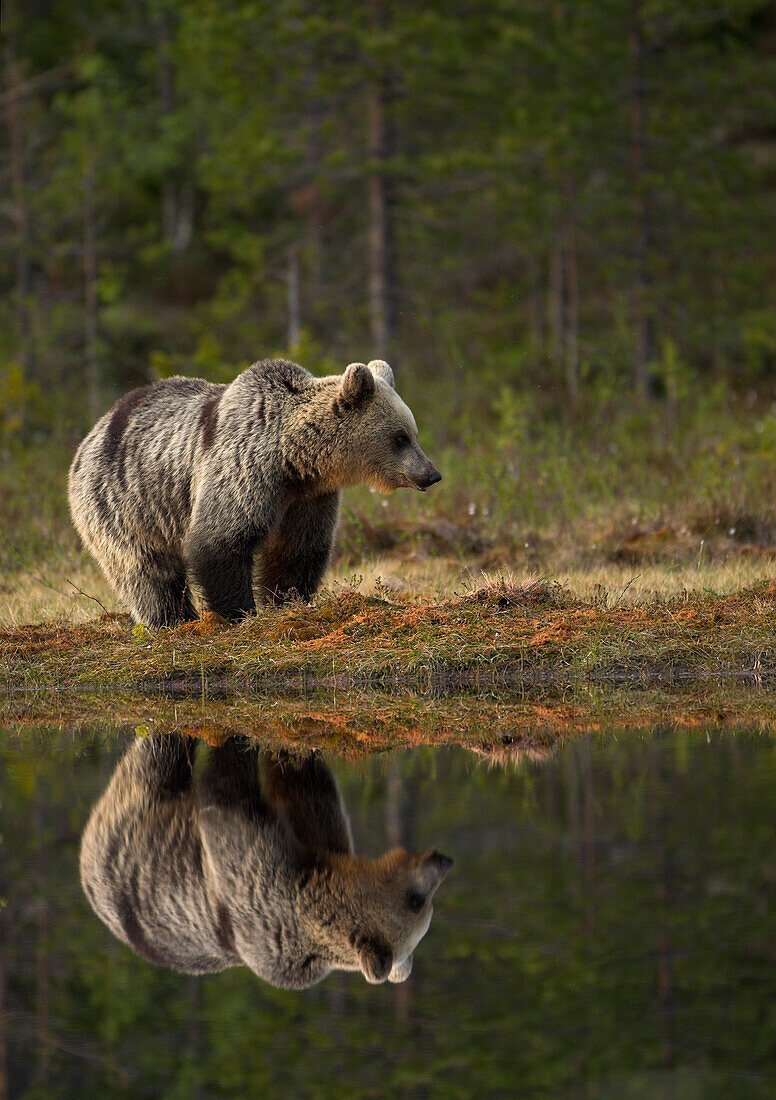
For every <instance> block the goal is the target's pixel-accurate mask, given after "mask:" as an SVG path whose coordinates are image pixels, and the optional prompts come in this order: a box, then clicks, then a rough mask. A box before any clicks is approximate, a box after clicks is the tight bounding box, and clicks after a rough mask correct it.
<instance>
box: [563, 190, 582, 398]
mask: <svg viewBox="0 0 776 1100" xmlns="http://www.w3.org/2000/svg"><path fill="white" fill-rule="evenodd" d="M566 218H567V220H566V233H565V242H564V243H565V250H564V251H565V258H566V263H565V269H566V271H565V274H566V304H567V308H566V324H565V326H564V331H565V335H566V347H565V360H566V391H567V393H568V398H569V402H570V404H571V407H572V409H573V408H576V406H577V402H578V401H579V268H578V264H577V226H576V204H575V198H574V185H573V183H572V182H571V180H568V181H567V185H566Z"/></svg>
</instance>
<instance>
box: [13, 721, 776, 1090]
mask: <svg viewBox="0 0 776 1100" xmlns="http://www.w3.org/2000/svg"><path fill="white" fill-rule="evenodd" d="M142 732H143V733H146V731H145V730H143V731H142ZM0 747H1V750H2V771H1V772H0V830H1V836H0V860H1V863H0V874H1V875H2V878H1V879H0V894H1V895H2V909H1V910H0V929H1V930H2V946H1V947H0V995H1V996H2V1007H1V1011H0V1021H1V1022H2V1030H1V1032H0V1095H5V1096H11V1097H59V1096H62V1097H71V1096H83V1095H88V1094H92V1095H95V1096H97V1095H99V1096H119V1097H124V1096H126V1097H132V1098H137V1097H154V1098H156V1097H162V1096H163V1097H178V1096H180V1097H197V1096H201V1097H209V1096H235V1097H245V1096H269V1095H284V1096H296V1095H299V1096H306V1095H314V1096H332V1097H340V1096H343V1095H348V1096H381V1095H400V1096H419V1097H425V1096H429V1097H431V1096H439V1097H471V1096H513V1095H521V1096H575V1097H576V1096H582V1097H587V1096H590V1097H626V1098H627V1097H662V1096H666V1097H669V1096H670V1097H682V1098H685V1097H689V1098H693V1097H699V1098H700V1097H709V1096H720V1097H722V1096H724V1097H730V1096H747V1097H759V1096H762V1097H766V1096H768V1097H770V1096H773V1095H774V1094H776V923H775V922H774V913H775V912H776V904H775V903H776V845H775V844H774V826H775V824H776V822H775V814H774V808H775V807H776V741H775V740H774V739H773V738H772V737H771V736H770V735H768V734H767V733H762V732H754V731H751V732H748V731H747V730H739V731H737V732H736V733H735V734H732V733H729V732H727V733H720V732H718V731H716V730H715V729H714V728H711V727H710V728H709V729H707V730H706V729H702V730H697V731H694V732H692V733H687V732H686V731H684V732H678V731H677V730H675V729H660V728H652V729H645V730H639V731H630V732H625V731H618V730H617V729H611V730H607V732H606V735H605V736H604V735H603V734H601V733H590V734H587V735H583V736H581V737H579V738H577V739H575V740H570V741H568V742H567V743H564V744H562V745H560V746H559V747H558V748H557V750H556V751H554V752H549V751H546V750H544V749H536V750H533V751H531V752H530V753H522V754H521V753H520V752H518V751H517V750H510V748H509V747H505V748H504V749H503V750H500V751H497V752H492V753H486V754H483V753H481V752H480V753H478V752H474V751H468V750H466V749H463V748H450V747H444V748H436V749H435V748H431V747H427V746H426V747H418V748H417V749H404V750H402V751H397V752H385V753H381V754H378V755H374V756H370V757H366V758H364V759H360V760H354V759H343V758H338V757H337V756H336V755H332V754H323V755H319V756H316V757H315V758H312V759H311V758H310V757H304V756H303V755H300V754H298V753H294V754H290V755H285V754H281V755H280V756H278V754H277V753H274V754H270V753H266V754H265V753H262V752H261V751H257V750H256V749H255V748H251V747H250V745H249V744H248V742H247V741H245V740H244V739H243V738H241V737H239V736H238V737H235V738H230V739H227V741H225V742H223V741H222V742H221V744H220V745H218V746H208V745H206V744H204V743H201V744H200V743H197V742H195V741H194V740H193V739H192V738H183V737H180V736H178V735H170V736H168V737H166V736H160V735H151V736H143V737H137V736H133V735H127V734H126V733H124V734H117V733H115V732H113V731H110V730H107V729H106V727H105V726H104V725H103V726H97V727H95V728H91V727H89V726H88V725H82V726H80V727H79V728H78V730H77V732H73V731H70V732H68V733H66V734H63V733H61V732H60V733H54V732H52V731H45V730H40V731H32V732H31V731H29V730H26V731H25V732H24V733H23V734H22V733H20V732H19V731H14V730H7V731H6V732H5V733H4V735H3V737H2V741H1V742H0ZM289 837H292V839H289ZM82 838H83V848H82ZM351 841H352V845H353V847H354V849H355V852H356V853H358V854H359V855H360V856H363V857H367V858H368V859H369V860H379V859H380V857H382V856H383V855H384V854H385V853H386V852H388V851H390V850H391V849H393V848H395V847H402V848H405V849H406V850H407V852H409V853H412V854H413V855H415V854H417V855H420V857H421V858H419V859H416V860H406V859H405V860H402V859H401V858H399V859H397V858H396V857H392V861H391V860H388V861H385V860H383V861H382V862H379V863H371V862H366V861H364V860H361V861H354V860H353V859H352V857H351V856H350V855H348V850H349V847H350V844H351ZM300 852H303V853H305V854H304V855H303V856H300V855H299V853H300ZM289 853H291V854H289ZM310 853H317V854H313V855H311V854H310ZM79 859H80V864H79ZM450 860H452V861H453V862H452V865H451V864H450V862H449V861H450ZM322 865H324V870H323V871H322V870H321V866H322ZM353 868H355V870H354V869H353ZM375 868H378V870H375ZM259 875H260V876H261V882H262V886H261V889H260V890H259V891H257V889H256V879H257V877H258V876H259ZM359 875H361V876H362V878H359V877H358V876H359ZM381 875H382V878H380V876H381ZM316 876H317V877H316ZM348 876H350V877H348ZM378 879H379V881H378V882H377V885H376V886H375V882H376V881H377V880H378ZM343 883H345V885H343ZM354 883H355V885H354ZM316 884H317V885H316ZM348 884H349V885H348ZM370 884H371V885H370ZM313 887H315V889H313ZM338 891H339V892H338ZM87 895H88V896H87ZM259 895H260V896H259ZM305 898H306V901H305V900H304V899H305ZM267 899H270V900H269V901H268V900H267ZM305 906H306V908H305ZM402 907H404V908H402ZM432 909H433V912H432ZM397 913H398V916H397ZM252 914H253V916H252ZM365 914H366V915H365ZM375 914H377V916H375ZM254 918H255V919H254ZM252 921H253V923H252ZM348 928H350V930H351V934H350V935H348ZM353 929H356V931H355V932H354V931H353ZM388 941H391V942H388ZM246 962H247V965H245V964H246ZM332 966H334V967H335V968H334V969H332V968H331V967H332ZM339 966H346V967H349V968H350V969H339V968H337V967H339ZM172 967H177V969H173V968H172ZM186 970H188V971H191V970H199V971H204V973H198V974H192V973H183V972H181V971H186ZM259 974H261V975H263V976H261V977H260V976H258V975H259ZM367 978H369V979H370V980H366V979H367ZM385 978H390V979H392V980H387V981H385V980H383V979H385ZM289 985H290V986H292V987H293V988H284V987H283V986H286V987H287V986H289Z"/></svg>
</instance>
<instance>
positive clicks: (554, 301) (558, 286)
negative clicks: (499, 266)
mask: <svg viewBox="0 0 776 1100" xmlns="http://www.w3.org/2000/svg"><path fill="white" fill-rule="evenodd" d="M564 281H565V280H564V274H563V233H562V231H561V230H560V229H558V230H557V232H556V234H555V243H554V245H553V248H552V251H551V253H550V270H549V280H548V282H549V287H548V297H547V326H548V329H549V351H550V359H551V360H552V363H553V366H554V367H555V368H556V369H557V373H558V374H560V372H561V371H562V370H563V369H564V367H563V348H564V343H565V339H564V329H565V316H566V309H565V302H564V294H563V286H564Z"/></svg>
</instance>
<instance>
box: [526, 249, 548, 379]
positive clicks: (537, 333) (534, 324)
mask: <svg viewBox="0 0 776 1100" xmlns="http://www.w3.org/2000/svg"><path fill="white" fill-rule="evenodd" d="M528 279H529V281H530V290H529V292H528V326H529V332H530V334H531V351H532V353H533V355H534V357H535V358H537V359H538V358H539V356H540V355H541V354H542V347H543V346H544V317H543V316H542V274H541V268H540V266H539V263H538V260H537V258H536V256H535V255H534V254H533V253H532V254H531V255H530V256H529V257H528Z"/></svg>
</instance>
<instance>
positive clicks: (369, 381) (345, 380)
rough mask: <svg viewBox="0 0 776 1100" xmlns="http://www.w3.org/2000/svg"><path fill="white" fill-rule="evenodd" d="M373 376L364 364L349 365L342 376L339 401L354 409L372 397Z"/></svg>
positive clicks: (373, 389) (373, 387)
mask: <svg viewBox="0 0 776 1100" xmlns="http://www.w3.org/2000/svg"><path fill="white" fill-rule="evenodd" d="M374 392H375V379H374V375H373V374H372V372H371V371H370V369H369V367H367V366H366V365H365V364H364V363H351V364H350V366H349V367H348V369H347V370H346V371H345V373H344V374H343V376H342V385H341V386H340V394H339V396H340V400H341V401H343V402H344V403H345V404H346V405H349V406H350V407H351V408H353V409H355V408H357V407H358V406H359V405H363V404H364V403H365V402H367V401H369V399H370V398H371V397H374Z"/></svg>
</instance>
